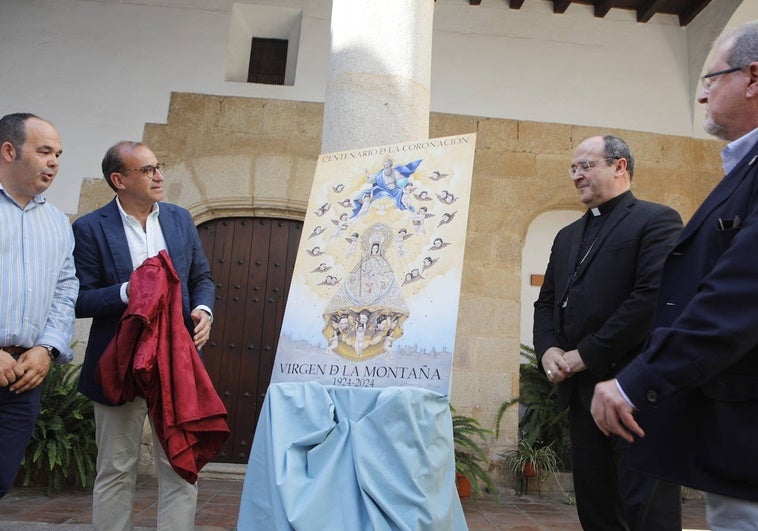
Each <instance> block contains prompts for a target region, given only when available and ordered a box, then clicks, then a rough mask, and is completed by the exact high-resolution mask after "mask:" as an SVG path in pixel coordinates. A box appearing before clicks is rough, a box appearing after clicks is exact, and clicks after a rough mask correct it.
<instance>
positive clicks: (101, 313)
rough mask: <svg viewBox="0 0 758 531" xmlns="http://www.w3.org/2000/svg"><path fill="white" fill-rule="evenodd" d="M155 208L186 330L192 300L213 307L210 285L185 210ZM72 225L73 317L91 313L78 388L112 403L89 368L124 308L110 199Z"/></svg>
mask: <svg viewBox="0 0 758 531" xmlns="http://www.w3.org/2000/svg"><path fill="white" fill-rule="evenodd" d="M159 208H160V211H159V214H158V220H159V223H160V226H161V231H162V232H163V237H164V239H165V240H166V246H167V251H168V254H169V256H170V257H171V261H172V262H173V264H174V268H175V269H176V272H177V273H178V274H179V278H180V279H181V285H182V310H183V313H184V315H183V317H184V322H185V324H186V325H187V328H188V329H189V330H190V334H192V331H193V329H194V327H195V325H194V322H193V321H192V318H191V316H190V312H191V311H192V308H196V307H197V306H198V305H205V306H207V307H208V308H211V310H212V309H213V301H214V294H215V286H214V284H213V280H212V279H211V275H210V268H209V266H208V260H207V259H206V257H205V254H204V253H203V247H202V244H201V243H200V238H199V236H198V234H197V228H196V227H195V224H194V222H193V221H192V217H191V216H190V213H189V212H188V211H187V210H186V209H184V208H181V207H178V206H176V205H172V204H170V203H159ZM73 229H74V238H75V240H76V246H75V247H74V262H75V264H76V276H77V277H78V278H79V297H78V298H77V301H76V316H77V317H92V318H93V319H92V326H91V328H90V333H89V341H88V342H87V349H86V351H85V355H84V363H83V365H82V372H81V375H80V377H79V386H78V389H79V391H80V392H81V393H82V394H83V395H85V396H86V397H88V398H90V399H91V400H95V401H96V402H100V403H102V404H107V405H113V404H112V402H110V401H108V399H107V398H105V396H104V395H103V392H102V390H101V388H100V386H99V385H98V384H97V383H96V382H95V371H96V368H97V363H98V362H99V361H100V357H101V356H102V354H103V352H104V351H105V348H106V347H107V346H108V343H109V342H110V340H111V338H112V337H113V335H114V333H115V331H116V325H117V324H118V321H119V319H120V318H121V316H122V315H123V313H124V311H125V310H126V304H124V303H123V302H122V301H121V293H120V292H121V285H122V284H123V283H124V282H128V281H129V277H130V276H131V274H132V270H133V268H132V258H131V255H130V253H129V245H128V243H127V240H126V233H125V232H124V225H123V222H122V221H121V215H120V213H119V210H118V205H117V204H116V199H115V198H114V199H113V201H111V202H110V203H108V204H107V205H105V206H103V207H102V208H99V209H97V210H95V211H94V212H91V213H89V214H87V215H85V216H83V217H81V218H79V219H78V220H76V221H75V222H74V225H73Z"/></svg>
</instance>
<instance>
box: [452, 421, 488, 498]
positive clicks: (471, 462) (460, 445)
mask: <svg viewBox="0 0 758 531" xmlns="http://www.w3.org/2000/svg"><path fill="white" fill-rule="evenodd" d="M450 409H451V411H452V412H453V413H455V409H454V408H453V407H452V406H451V407H450ZM489 433H490V431H489V430H486V429H484V428H483V427H482V426H481V425H480V424H479V421H478V420H476V419H475V418H473V417H467V416H465V415H453V442H454V443H455V471H456V472H458V473H459V474H461V475H463V476H465V477H466V479H468V480H469V481H470V482H471V488H472V489H473V491H474V494H476V495H480V494H482V493H483V490H482V486H481V484H480V482H481V483H483V484H484V486H485V487H486V488H487V490H488V491H489V492H490V493H494V492H495V490H496V489H495V482H494V481H493V480H492V477H491V476H490V475H489V472H488V469H489V464H490V460H489V458H488V457H487V452H485V451H484V449H483V448H482V447H481V446H480V445H479V442H478V441H477V439H478V440H479V441H482V442H484V441H485V440H486V436H487V435H488V434H489Z"/></svg>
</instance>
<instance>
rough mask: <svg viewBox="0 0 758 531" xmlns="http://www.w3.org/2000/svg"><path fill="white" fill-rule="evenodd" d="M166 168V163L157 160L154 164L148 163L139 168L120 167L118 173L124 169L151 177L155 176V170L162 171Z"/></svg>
mask: <svg viewBox="0 0 758 531" xmlns="http://www.w3.org/2000/svg"><path fill="white" fill-rule="evenodd" d="M165 169H166V165H165V164H164V163H162V162H158V163H157V164H156V165H155V166H152V165H148V166H142V167H141V168H121V169H120V170H118V172H119V173H123V172H125V171H138V172H140V173H141V174H142V175H146V176H147V178H148V179H152V178H153V177H155V172H156V171H159V172H161V173H163V171H164V170H165Z"/></svg>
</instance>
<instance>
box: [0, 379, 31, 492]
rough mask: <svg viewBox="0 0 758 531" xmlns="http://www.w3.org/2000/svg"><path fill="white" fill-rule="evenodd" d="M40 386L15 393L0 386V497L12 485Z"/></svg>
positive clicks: (24, 446)
mask: <svg viewBox="0 0 758 531" xmlns="http://www.w3.org/2000/svg"><path fill="white" fill-rule="evenodd" d="M39 401H40V388H39V386H38V387H35V388H34V389H32V390H31V391H27V392H25V393H21V394H16V393H13V392H11V391H9V390H8V388H7V387H0V498H2V497H3V496H5V493H6V492H8V490H9V489H10V488H11V486H13V482H14V480H15V479H16V474H18V467H19V465H20V464H21V459H23V457H24V452H25V451H26V446H27V445H28V444H29V439H30V438H31V436H32V432H33V431H34V424H35V422H37V417H38V416H39V408H40V402H39Z"/></svg>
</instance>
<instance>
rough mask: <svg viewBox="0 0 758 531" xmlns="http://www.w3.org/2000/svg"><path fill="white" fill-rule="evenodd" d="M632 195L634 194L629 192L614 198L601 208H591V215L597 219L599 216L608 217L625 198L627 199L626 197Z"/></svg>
mask: <svg viewBox="0 0 758 531" xmlns="http://www.w3.org/2000/svg"><path fill="white" fill-rule="evenodd" d="M631 193H632V191H631V190H627V191H626V192H624V193H623V194H621V195H617V196H616V197H614V198H613V199H611V200H610V201H606V202H605V203H603V204H602V205H600V206H596V207H593V208H590V214H592V216H594V217H597V216H607V215H608V214H610V213H611V212H612V211H613V209H614V208H616V205H618V204H619V203H620V202H621V201H622V200H623V198H625V197H626V196H628V195H629V194H631Z"/></svg>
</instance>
